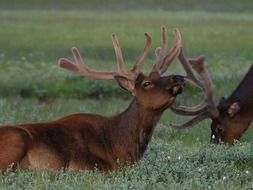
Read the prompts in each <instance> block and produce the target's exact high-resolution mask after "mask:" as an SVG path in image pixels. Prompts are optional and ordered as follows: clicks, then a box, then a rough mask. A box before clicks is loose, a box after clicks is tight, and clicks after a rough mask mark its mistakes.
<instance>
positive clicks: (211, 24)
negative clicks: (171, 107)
mask: <svg viewBox="0 0 253 190" xmlns="http://www.w3.org/2000/svg"><path fill="white" fill-rule="evenodd" d="M10 2H11V1H10ZM47 2H48V1H47ZM150 2H151V1H150ZM210 2H211V1H210ZM222 2H223V1H222ZM224 2H225V1H224ZM232 2H234V1H232ZM245 2H246V1H245ZM0 4H1V3H0ZM232 5H234V4H233V3H232ZM5 6H6V7H7V8H8V6H9V5H8V3H6V4H5ZM94 6H95V5H94ZM243 6H244V7H247V6H245V4H244V5H243ZM250 6H251V4H250V3H248V9H249V8H250ZM221 7H222V6H221ZM235 7H236V6H235ZM46 8H48V6H45V7H44V8H43V9H44V10H22V9H19V10H15V11H13V10H1V11H0V20H1V22H0V28H1V29H0V66H1V69H0V123H1V124H15V123H29V122H44V121H50V120H53V119H56V118H59V117H62V116H64V115H67V114H70V113H75V112H92V113H98V114H105V115H112V114H114V113H116V112H119V111H122V110H123V109H124V108H126V107H127V105H128V103H129V102H130V99H131V97H130V96H129V95H126V94H125V92H122V91H121V90H120V89H119V87H118V86H117V85H116V84H115V82H112V81H96V80H90V79H86V78H84V77H81V76H78V75H75V74H72V73H67V72H65V71H63V70H61V69H59V68H57V60H58V58H60V57H62V56H65V57H68V58H71V59H72V56H71V53H70V48H71V47H72V46H77V47H78V48H79V49H80V50H81V53H82V55H83V57H85V58H86V61H87V63H88V65H89V67H91V68H93V69H99V70H114V69H116V64H115V56H114V52H113V47H112V45H111V38H110V36H111V34H112V33H116V34H117V35H118V38H119V41H120V43H121V47H122V51H123V54H124V57H125V60H126V62H127V66H128V67H129V68H130V67H131V65H132V64H133V62H134V60H135V59H136V57H137V56H138V54H139V52H140V50H141V49H142V47H143V43H144V37H143V33H144V32H149V33H150V34H151V36H152V37H153V46H152V50H151V52H150V54H149V56H148V58H147V61H146V63H145V64H144V65H143V68H142V70H143V71H144V72H146V73H147V72H149V71H150V70H151V68H152V64H153V62H154V53H153V52H154V49H155V48H156V47H157V46H158V45H159V33H160V27H161V26H162V25H166V26H167V29H168V31H169V36H170V37H169V39H170V40H169V42H170V44H172V40H173V35H172V29H173V28H175V27H177V28H179V29H180V31H181V32H182V37H183V47H184V49H185V51H186V53H187V55H189V56H192V57H194V56H197V55H200V54H204V55H206V57H207V60H208V69H209V71H210V73H211V76H212V78H213V80H214V83H215V88H216V94H217V100H218V99H219V98H220V97H221V96H222V95H225V96H227V95H229V94H230V93H231V91H232V90H233V89H234V88H235V87H236V85H237V84H238V82H239V81H240V79H241V78H242V77H243V75H244V73H245V72H246V71H247V69H248V68H249V67H250V65H251V64H252V62H253V61H252V60H253V51H252V49H253V27H252V26H253V14H252V13H250V12H249V11H247V10H248V9H243V11H241V9H240V7H239V8H238V9H236V8H234V9H232V10H230V11H227V12H226V13H224V12H219V10H220V9H215V12H212V11H211V10H210V11H209V12H202V11H201V10H202V9H197V10H194V11H187V12H185V11H183V10H184V9H180V10H178V11H173V12H171V11H167V10H166V9H164V10H159V11H158V10H157V11H154V10H149V9H150V8H149V9H148V8H146V9H142V10H141V11H139V10H136V9H134V10H129V11H123V12H122V11H118V10H114V9H112V10H111V9H109V10H102V11H91V10H79V11H76V10H68V11H62V10H57V11H56V10H51V9H50V10H45V9H46ZM223 8H224V6H223ZM48 9H49V8H48ZM222 10H225V8H224V9H222ZM169 73H180V74H183V70H182V68H181V66H180V64H179V63H178V62H175V64H174V65H173V66H171V68H170V69H169V70H168V74H169ZM200 99H201V94H200V93H199V92H197V91H196V90H194V89H188V90H187V91H186V92H185V93H184V94H183V95H182V96H181V97H180V98H179V99H178V103H182V104H188V105H193V104H195V103H197V102H198V101H199V100H200ZM184 120H185V118H181V117H177V116H174V115H173V114H172V113H170V112H169V111H167V112H166V113H165V114H164V116H163V118H162V120H161V122H160V123H159V125H158V126H157V128H156V130H155V134H154V137H153V139H152V142H151V144H150V145H149V148H148V150H147V152H146V153H145V155H144V158H143V159H142V160H141V161H140V162H139V163H137V164H136V165H134V166H131V167H127V168H123V169H122V170H121V171H118V172H111V173H109V174H107V175H103V174H100V173H99V172H98V171H94V172H81V173H72V172H67V173H62V172H52V171H42V172H30V171H26V172H23V171H22V172H17V173H12V172H9V173H7V174H6V175H0V189H251V188H253V147H252V139H253V128H252V127H251V129H249V130H248V131H247V132H246V133H245V135H244V136H243V138H242V139H241V142H240V143H238V144H237V145H236V146H234V147H227V146H225V145H219V146H215V145H211V144H209V135H210V129H209V125H210V122H209V121H205V122H202V123H201V124H200V125H199V126H197V127H196V128H193V129H190V130H186V131H176V130H173V129H168V128H167V127H166V123H169V122H183V121H184Z"/></svg>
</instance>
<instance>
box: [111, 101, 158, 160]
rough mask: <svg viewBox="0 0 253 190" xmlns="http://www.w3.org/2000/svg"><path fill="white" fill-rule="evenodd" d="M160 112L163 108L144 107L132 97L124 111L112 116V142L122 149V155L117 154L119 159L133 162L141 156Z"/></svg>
mask: <svg viewBox="0 0 253 190" xmlns="http://www.w3.org/2000/svg"><path fill="white" fill-rule="evenodd" d="M162 113H163V110H156V111H154V110H149V109H146V108H145V107H143V106H142V105H141V104H140V103H139V102H138V100H137V98H134V99H133V101H132V102H131V103H130V105H129V106H128V108H127V109H126V110H125V111H123V112H121V113H120V114H118V115H116V116H115V117H114V118H113V119H114V120H115V121H116V122H115V125H114V126H113V127H112V131H111V134H112V139H113V141H115V142H114V143H113V144H116V145H117V146H120V149H121V150H122V152H121V153H122V155H117V157H118V158H119V160H120V161H130V162H132V163H133V162H135V161H137V160H139V159H140V158H141V157H142V155H143V153H144V152H145V150H146V148H147V145H148V143H149V141H150V139H151V137H152V134H153V130H154V127H155V125H156V124H157V122H158V121H159V119H160V117H161V115H162ZM120 157H122V158H124V159H123V160H121V158H120ZM126 159H127V160H126Z"/></svg>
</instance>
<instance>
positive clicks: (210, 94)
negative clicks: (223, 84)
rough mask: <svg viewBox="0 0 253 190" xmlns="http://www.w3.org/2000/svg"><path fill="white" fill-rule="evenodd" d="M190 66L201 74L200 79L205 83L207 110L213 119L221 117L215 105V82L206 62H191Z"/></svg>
mask: <svg viewBox="0 0 253 190" xmlns="http://www.w3.org/2000/svg"><path fill="white" fill-rule="evenodd" d="M190 64H191V65H192V67H193V69H194V70H195V71H196V72H197V73H198V74H199V76H200V78H201V79H202V81H203V83H204V88H205V95H206V101H207V109H208V110H207V111H208V112H209V113H210V116H211V117H213V118H216V117H217V116H218V115H219V111H218V109H217V108H216V105H215V100H214V88H213V82H212V80H211V78H210V75H209V73H208V71H207V69H206V67H205V64H204V62H199V61H193V60H191V61H190Z"/></svg>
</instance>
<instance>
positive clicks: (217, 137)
mask: <svg viewBox="0 0 253 190" xmlns="http://www.w3.org/2000/svg"><path fill="white" fill-rule="evenodd" d="M179 60H180V62H181V64H182V66H183V67H184V68H185V70H186V73H187V75H186V78H187V79H188V80H190V81H191V82H193V83H194V84H195V85H197V86H198V87H199V88H200V89H202V90H203V91H204V94H205V98H204V100H203V101H202V102H201V103H200V104H198V105H196V106H194V107H185V106H179V107H177V108H176V107H173V106H172V107H171V110H172V111H174V112H175V113H176V114H179V115H186V116H195V117H193V119H191V120H190V121H188V122H186V123H185V124H182V125H173V124H171V125H170V126H171V127H173V128H177V129H186V128H191V127H193V126H195V125H196V124H198V123H199V122H200V121H202V120H204V119H206V118H211V120H212V123H211V141H212V142H214V143H219V142H220V141H223V142H225V143H227V144H233V143H234V142H235V140H239V139H240V137H241V136H242V134H243V133H244V132H245V131H246V129H247V128H248V127H249V125H250V123H251V122H252V120H253V101H252V99H253V88H252V84H253V66H251V67H250V69H249V71H248V72H247V74H246V75H245V77H244V78H243V80H242V81H241V82H240V83H239V85H238V87H237V88H236V89H235V90H234V92H233V93H232V94H231V95H230V96H229V97H228V98H227V99H225V98H222V99H221V101H220V102H219V104H218V105H217V104H216V103H215V100H214V99H215V98H214V95H215V93H214V88H213V82H212V80H211V78H210V76H209V73H208V71H207V69H206V67H205V59H204V57H198V58H197V59H188V58H186V57H185V56H184V54H183V52H182V50H181V52H180V54H179Z"/></svg>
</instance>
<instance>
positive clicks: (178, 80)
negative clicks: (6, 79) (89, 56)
mask: <svg viewBox="0 0 253 190" xmlns="http://www.w3.org/2000/svg"><path fill="white" fill-rule="evenodd" d="M145 37H146V44H145V46H144V49H143V51H142V52H141V54H140V56H139V57H138V58H137V60H136V62H135V64H134V66H133V68H132V70H130V71H127V70H126V68H125V64H124V60H123V57H122V53H121V48H120V45H119V42H118V40H117V38H116V36H115V35H114V34H113V35H112V43H113V47H114V51H115V54H116V61H117V65H118V71H117V72H99V71H92V70H90V69H89V68H87V66H86V64H85V62H84V60H83V59H82V58H81V56H80V53H79V51H78V49H77V48H73V49H72V53H73V56H74V58H75V62H76V63H72V62H71V61H70V60H68V59H66V58H61V59H59V66H60V67H62V68H64V69H67V70H69V71H72V72H76V73H80V74H83V75H84V76H86V77H90V78H94V79H105V80H115V81H116V82H117V83H118V84H119V86H120V87H121V88H123V89H124V90H126V91H128V92H130V93H131V94H132V95H133V97H134V98H133V100H132V101H131V103H130V105H129V106H128V108H127V109H126V110H125V111H123V112H121V113H119V114H117V115H115V116H112V117H105V116H101V115H96V114H89V113H78V114H73V115H70V116H66V117H64V118H61V119H59V120H56V121H53V122H49V123H37V124H23V125H15V126H3V127H1V128H0V147H1V151H0V169H1V170H3V171H4V170H6V168H7V167H8V166H9V165H11V164H12V167H13V169H16V168H19V169H32V170H39V169H44V168H51V169H55V170H59V169H63V170H66V169H70V170H77V171H78V170H92V169H94V168H95V167H97V168H98V169H100V170H101V171H108V170H115V169H117V168H119V166H123V165H128V164H133V163H135V162H136V161H138V160H139V159H140V158H141V157H142V155H143V153H144V151H145V150H146V148H147V145H148V143H149V141H150V139H151V136H152V133H153V130H154V127H155V125H156V124H157V122H158V121H159V119H160V117H161V115H162V113H163V112H164V111H165V110H166V109H167V108H168V107H170V106H171V105H172V103H173V102H174V100H175V98H176V96H177V95H178V94H180V93H181V91H182V90H183V87H184V84H185V81H184V77H183V76H180V75H170V76H162V75H163V74H164V72H165V71H166V70H167V68H168V67H169V66H170V65H171V63H172V62H173V60H174V59H175V58H177V56H178V54H179V52H180V48H181V35H180V32H179V30H177V29H175V44H174V46H173V47H172V49H171V50H170V51H169V52H168V53H167V50H166V49H167V33H166V29H165V28H164V27H163V28H162V30H161V47H159V48H157V49H156V55H157V59H156V62H155V64H154V66H153V69H152V71H151V72H150V73H149V74H148V75H144V74H142V73H141V72H140V67H141V65H142V64H143V61H144V58H145V57H146V55H147V53H148V50H149V49H150V46H151V42H152V39H151V37H150V36H149V34H147V33H145Z"/></svg>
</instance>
